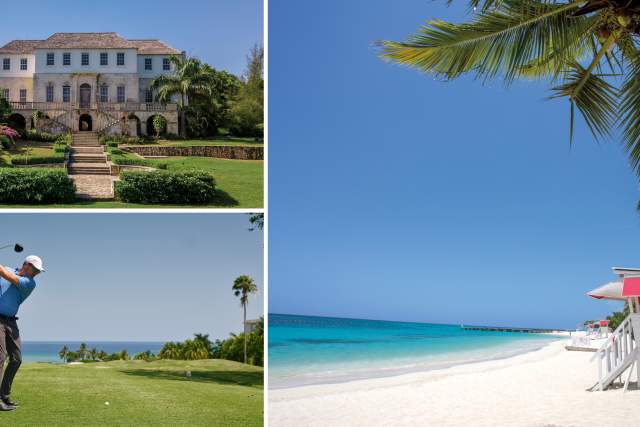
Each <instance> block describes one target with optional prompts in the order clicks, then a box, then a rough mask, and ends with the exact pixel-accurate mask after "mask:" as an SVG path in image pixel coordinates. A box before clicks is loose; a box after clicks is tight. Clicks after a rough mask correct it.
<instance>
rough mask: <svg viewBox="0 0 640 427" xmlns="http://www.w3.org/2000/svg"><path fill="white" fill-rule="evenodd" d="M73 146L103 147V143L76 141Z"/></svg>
mask: <svg viewBox="0 0 640 427" xmlns="http://www.w3.org/2000/svg"><path fill="white" fill-rule="evenodd" d="M71 146H74V147H101V146H102V145H101V144H100V143H99V142H77V141H74V142H73V144H71Z"/></svg>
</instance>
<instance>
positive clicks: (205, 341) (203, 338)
mask: <svg viewBox="0 0 640 427" xmlns="http://www.w3.org/2000/svg"><path fill="white" fill-rule="evenodd" d="M193 336H194V338H193V340H194V341H195V342H197V343H200V344H202V346H203V347H204V348H205V349H207V354H208V355H211V354H212V353H213V343H212V342H211V340H210V339H209V334H193Z"/></svg>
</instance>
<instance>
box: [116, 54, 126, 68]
mask: <svg viewBox="0 0 640 427" xmlns="http://www.w3.org/2000/svg"><path fill="white" fill-rule="evenodd" d="M116 64H117V65H124V52H118V55H117V60H116Z"/></svg>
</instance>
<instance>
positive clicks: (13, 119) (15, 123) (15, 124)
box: [7, 113, 27, 131]
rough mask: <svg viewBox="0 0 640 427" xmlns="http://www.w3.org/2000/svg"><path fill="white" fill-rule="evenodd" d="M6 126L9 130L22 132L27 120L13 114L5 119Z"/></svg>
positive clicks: (20, 115)
mask: <svg viewBox="0 0 640 427" xmlns="http://www.w3.org/2000/svg"><path fill="white" fill-rule="evenodd" d="M7 126H9V127H10V128H11V129H15V130H22V131H24V130H25V129H26V128H27V120H26V119H25V118H24V116H23V115H22V114H18V113H13V114H12V115H10V116H9V117H8V118H7Z"/></svg>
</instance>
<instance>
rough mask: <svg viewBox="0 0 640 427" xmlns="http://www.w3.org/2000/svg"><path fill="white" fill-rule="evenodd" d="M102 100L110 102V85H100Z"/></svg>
mask: <svg viewBox="0 0 640 427" xmlns="http://www.w3.org/2000/svg"><path fill="white" fill-rule="evenodd" d="M100 102H109V86H107V85H102V86H100Z"/></svg>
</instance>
